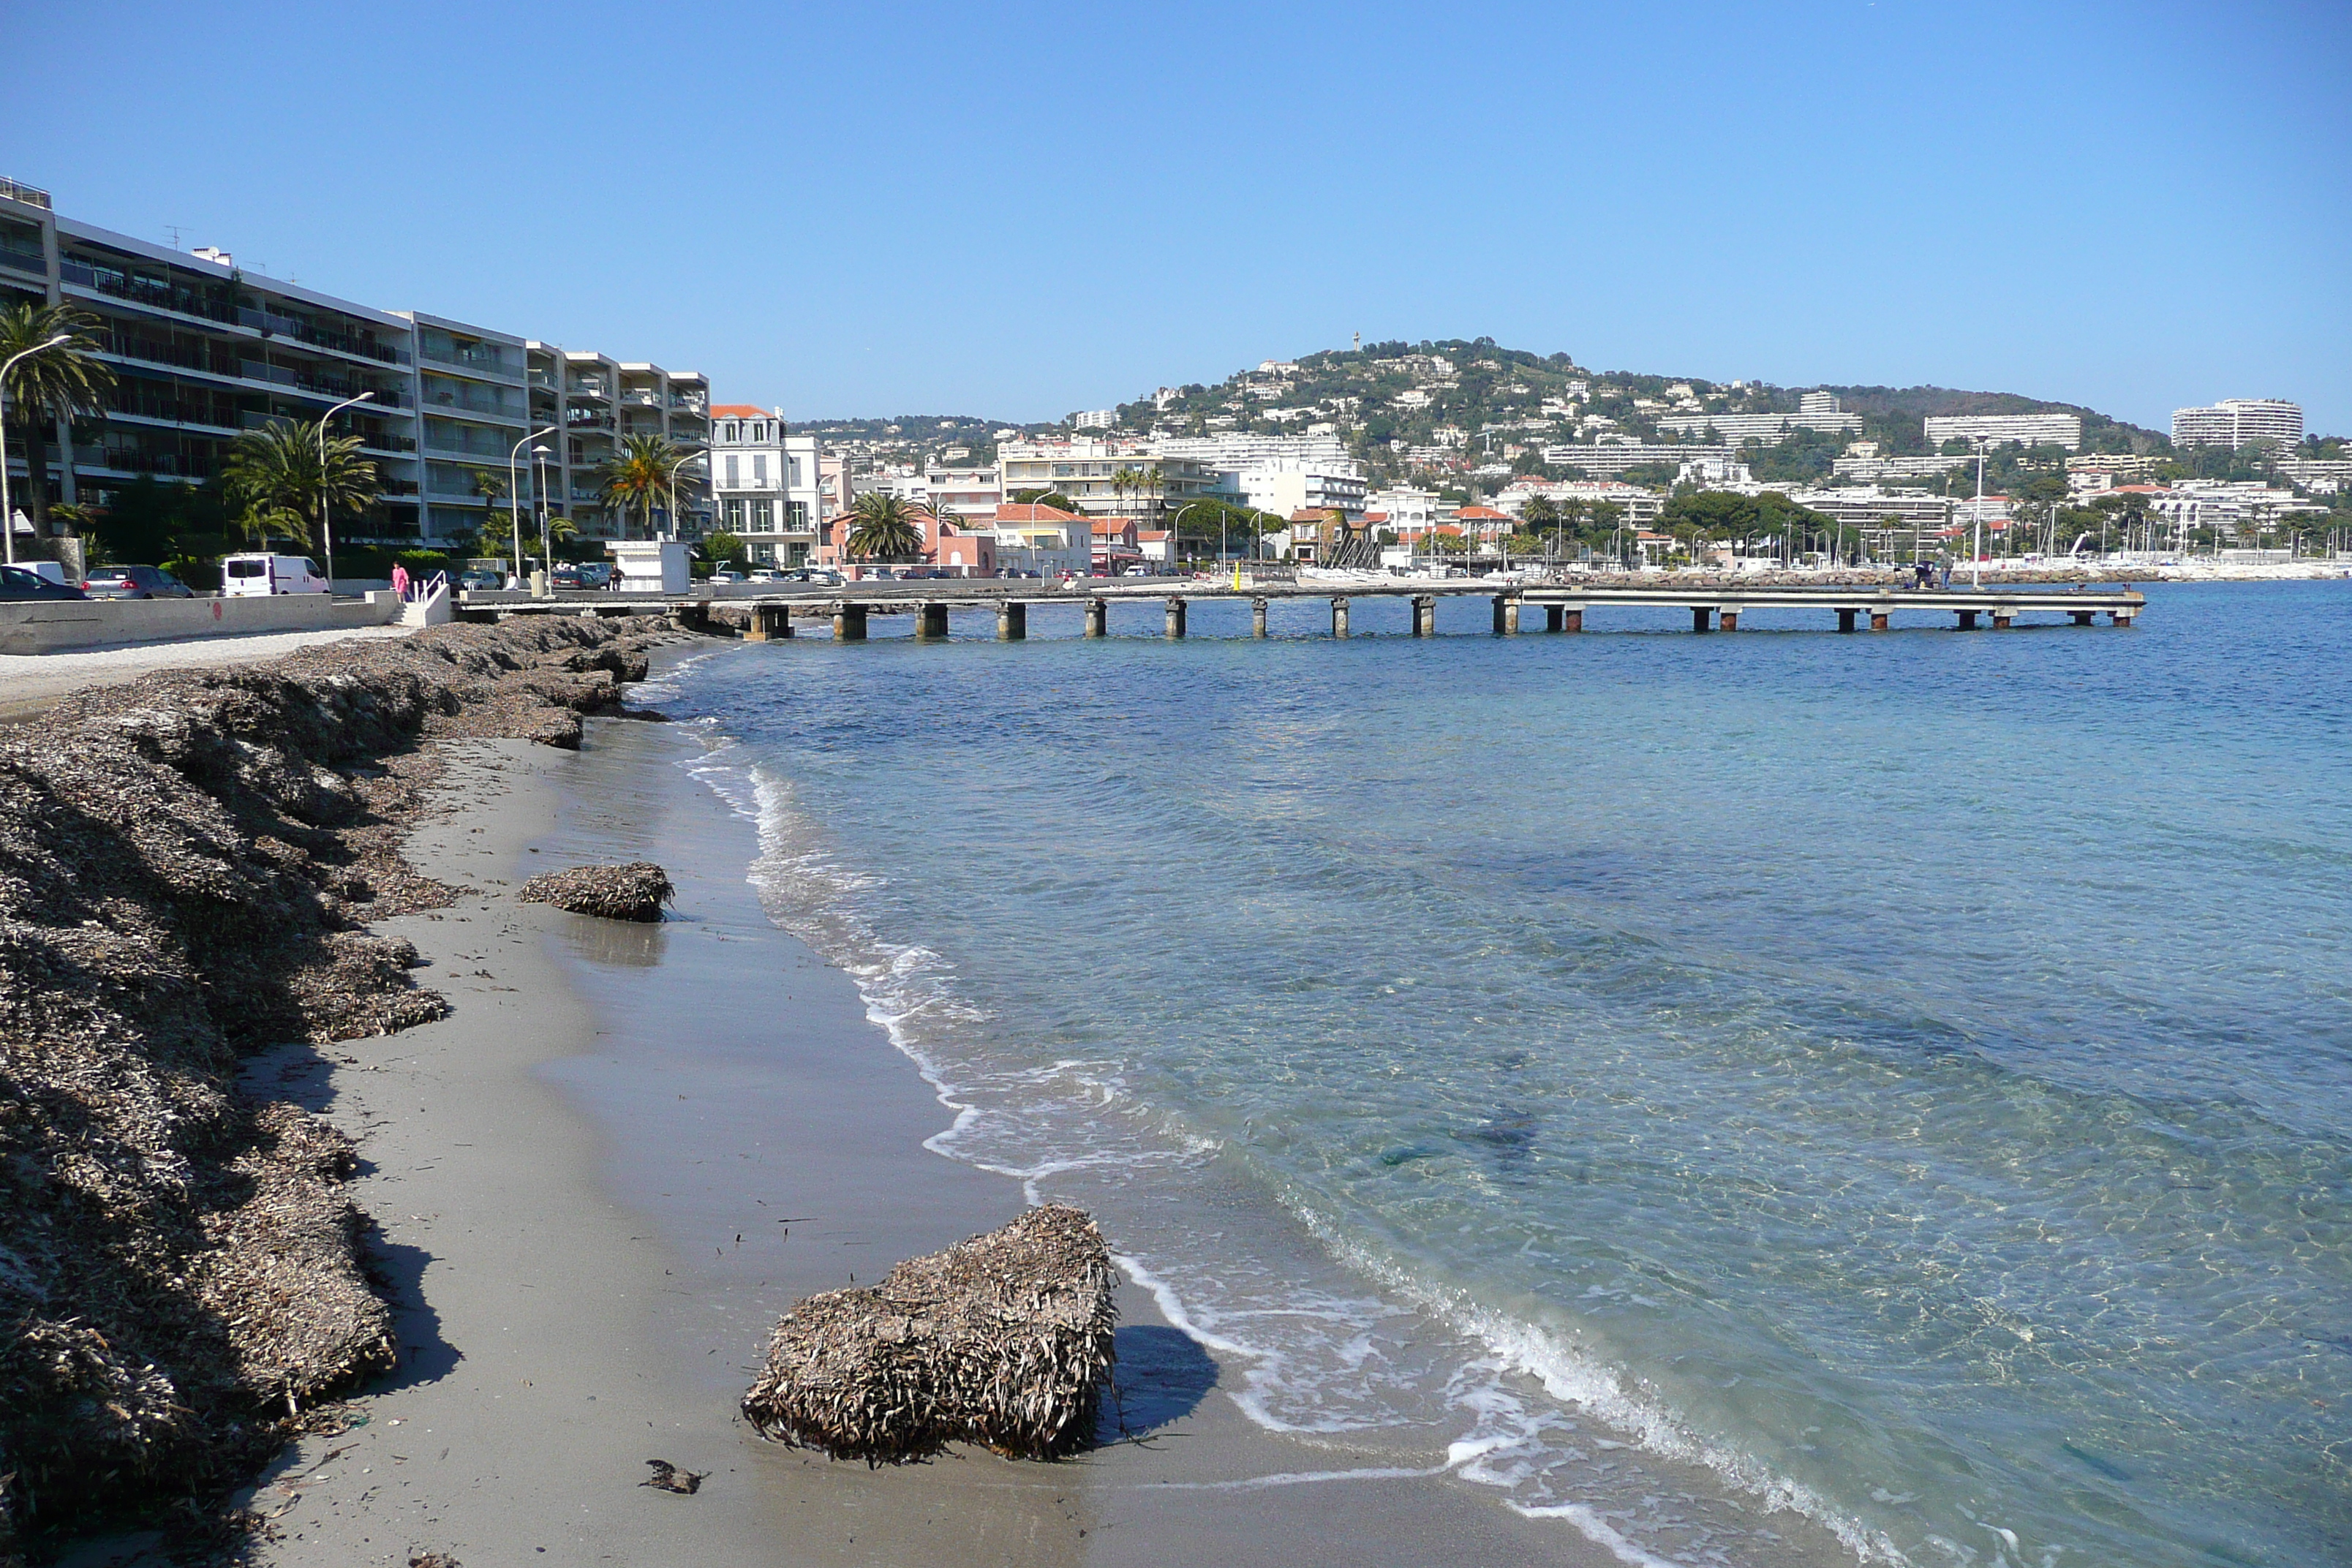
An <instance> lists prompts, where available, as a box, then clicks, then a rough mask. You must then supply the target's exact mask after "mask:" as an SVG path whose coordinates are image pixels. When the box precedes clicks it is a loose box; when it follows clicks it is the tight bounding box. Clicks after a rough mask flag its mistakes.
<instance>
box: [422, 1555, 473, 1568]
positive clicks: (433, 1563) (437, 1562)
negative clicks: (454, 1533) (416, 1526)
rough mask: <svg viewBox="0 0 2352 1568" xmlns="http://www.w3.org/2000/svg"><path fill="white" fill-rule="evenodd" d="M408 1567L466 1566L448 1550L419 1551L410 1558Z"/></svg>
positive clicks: (442, 1567)
mask: <svg viewBox="0 0 2352 1568" xmlns="http://www.w3.org/2000/svg"><path fill="white" fill-rule="evenodd" d="M408 1568H465V1565H464V1564H463V1563H459V1562H458V1561H457V1559H456V1558H455V1557H452V1556H450V1555H449V1554H448V1553H447V1552H417V1553H415V1555H414V1556H412V1557H410V1558H409V1560H408Z"/></svg>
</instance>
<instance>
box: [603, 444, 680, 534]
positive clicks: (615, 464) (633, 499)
mask: <svg viewBox="0 0 2352 1568" xmlns="http://www.w3.org/2000/svg"><path fill="white" fill-rule="evenodd" d="M684 457H685V454H684V453H682V452H680V451H679V450H678V449H677V447H675V446H673V445H672V444H671V442H670V439H669V437H667V436H624V437H621V449H620V451H619V452H617V453H615V454H614V457H613V458H612V459H611V460H610V461H609V462H607V463H606V464H605V465H604V499H605V500H608V501H610V502H611V503H612V504H613V506H614V508H615V509H617V510H619V511H620V513H621V514H622V516H624V517H626V516H627V515H628V510H629V508H631V507H633V506H634V507H635V508H636V509H637V511H638V514H639V516H641V517H642V518H643V519H644V521H645V525H646V538H648V539H651V538H652V537H653V532H654V503H655V502H656V501H658V500H661V499H662V498H663V497H664V496H666V495H667V494H668V493H669V481H670V474H671V471H672V470H674V469H675V468H677V465H678V463H679V462H680V461H681V460H682V459H683V458H684ZM673 521H675V520H673Z"/></svg>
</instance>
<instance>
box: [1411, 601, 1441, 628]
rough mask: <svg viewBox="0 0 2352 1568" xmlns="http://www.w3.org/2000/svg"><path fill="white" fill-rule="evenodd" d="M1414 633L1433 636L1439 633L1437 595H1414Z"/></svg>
mask: <svg viewBox="0 0 2352 1568" xmlns="http://www.w3.org/2000/svg"><path fill="white" fill-rule="evenodd" d="M1412 635H1413V636H1415V637H1435V636H1436V635H1437V595H1434V594H1415V595H1413V596H1412Z"/></svg>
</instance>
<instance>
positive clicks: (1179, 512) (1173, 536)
mask: <svg viewBox="0 0 2352 1568" xmlns="http://www.w3.org/2000/svg"><path fill="white" fill-rule="evenodd" d="M1208 504H1209V503H1208V502H1207V501H1206V500H1188V501H1186V502H1185V503H1184V504H1183V505H1182V506H1180V507H1178V508H1177V509H1176V518H1175V521H1172V522H1171V523H1170V524H1169V525H1168V538H1169V542H1170V543H1171V545H1173V546H1174V547H1175V548H1177V549H1181V548H1182V546H1183V543H1184V514H1185V513H1186V512H1188V511H1191V510H1192V509H1193V508H1194V507H1196V506H1207V505H1208ZM1172 553H1173V551H1172V550H1171V554H1172ZM1224 563H1225V514H1224V513H1223V512H1222V511H1220V512H1219V513H1218V514H1217V564H1218V565H1219V566H1221V567H1222V566H1223V565H1224Z"/></svg>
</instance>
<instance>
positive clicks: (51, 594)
mask: <svg viewBox="0 0 2352 1568" xmlns="http://www.w3.org/2000/svg"><path fill="white" fill-rule="evenodd" d="M87 598H89V595H88V594H85V593H83V592H82V591H81V590H80V589H79V588H77V587H75V586H74V585H73V584H70V583H53V582H51V581H50V580H49V579H48V578H47V577H44V576H42V575H41V574H39V573H37V572H34V571H29V570H27V569H26V568H25V567H22V566H0V599H87Z"/></svg>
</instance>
